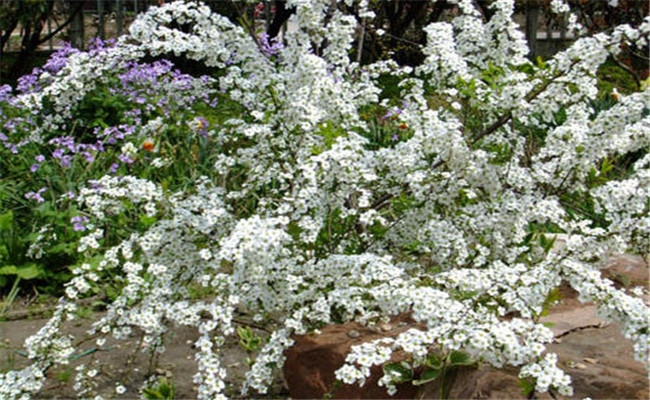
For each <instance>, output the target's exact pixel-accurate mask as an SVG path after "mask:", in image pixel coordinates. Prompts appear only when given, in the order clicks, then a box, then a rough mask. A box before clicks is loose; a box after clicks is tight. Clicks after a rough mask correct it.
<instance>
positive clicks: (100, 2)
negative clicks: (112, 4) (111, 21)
mask: <svg viewBox="0 0 650 400" xmlns="http://www.w3.org/2000/svg"><path fill="white" fill-rule="evenodd" d="M97 16H98V17H99V19H98V21H97V36H99V38H100V39H101V40H104V39H106V28H105V26H104V25H105V21H104V0H97Z"/></svg>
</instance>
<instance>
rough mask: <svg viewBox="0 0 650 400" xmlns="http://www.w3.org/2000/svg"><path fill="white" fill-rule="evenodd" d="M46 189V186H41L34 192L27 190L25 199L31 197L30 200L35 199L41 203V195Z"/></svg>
mask: <svg viewBox="0 0 650 400" xmlns="http://www.w3.org/2000/svg"><path fill="white" fill-rule="evenodd" d="M46 190H47V188H46V187H42V188H40V189H38V191H36V192H27V193H25V198H26V199H31V200H36V202H37V203H42V202H44V201H45V199H44V198H43V196H41V195H42V194H43V192H45V191H46Z"/></svg>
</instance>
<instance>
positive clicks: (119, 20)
mask: <svg viewBox="0 0 650 400" xmlns="http://www.w3.org/2000/svg"><path fill="white" fill-rule="evenodd" d="M123 6H124V4H123V3H122V0H115V25H116V27H115V30H116V31H117V36H122V33H123V32H124V18H123V15H122V11H123Z"/></svg>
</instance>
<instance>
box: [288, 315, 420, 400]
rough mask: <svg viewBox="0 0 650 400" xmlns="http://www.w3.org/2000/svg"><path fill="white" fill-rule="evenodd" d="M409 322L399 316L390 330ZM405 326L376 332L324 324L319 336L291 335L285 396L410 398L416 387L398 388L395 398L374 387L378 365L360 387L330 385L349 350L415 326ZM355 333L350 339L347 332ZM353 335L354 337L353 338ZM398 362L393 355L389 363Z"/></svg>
mask: <svg viewBox="0 0 650 400" xmlns="http://www.w3.org/2000/svg"><path fill="white" fill-rule="evenodd" d="M407 320H409V318H408V316H406V315H401V316H398V317H397V318H396V319H395V320H393V321H391V325H392V326H393V327H395V326H398V325H400V324H399V322H400V321H401V322H405V321H407ZM408 322H409V323H407V324H406V325H403V326H400V327H396V328H393V329H392V330H391V331H390V332H378V331H376V330H373V329H370V328H368V327H365V326H363V325H360V324H358V323H356V322H349V323H347V324H341V325H328V326H326V327H325V328H323V329H321V333H320V334H319V335H304V336H295V337H294V340H295V341H296V343H295V344H294V346H293V347H291V348H290V349H289V350H287V352H286V356H287V360H286V361H285V364H284V368H283V372H284V377H285V379H286V381H287V385H288V386H289V393H290V395H291V398H293V399H314V398H323V397H324V396H325V395H326V394H328V393H330V392H331V395H332V398H335V399H389V398H393V399H412V398H414V397H415V396H416V394H417V392H418V389H419V388H418V387H415V386H413V385H411V384H402V385H399V386H398V391H397V393H396V394H395V396H393V397H391V396H389V395H388V393H387V392H386V388H385V387H380V386H378V385H377V382H378V380H379V378H381V377H382V375H383V371H382V368H381V367H380V366H376V367H374V368H372V369H371V371H372V374H371V377H370V378H369V379H368V380H366V383H365V385H364V386H362V387H360V386H358V385H341V386H338V387H336V388H334V387H333V384H334V371H336V370H337V369H339V368H340V367H341V366H343V364H344V363H345V357H346V356H347V354H348V353H349V352H350V348H351V347H352V346H354V345H359V344H361V343H364V342H369V341H371V340H375V339H380V338H382V337H395V336H397V335H398V334H399V333H402V332H405V331H407V330H408V329H411V328H414V327H416V325H415V324H414V323H413V322H412V321H408ZM350 331H356V332H358V333H359V336H358V337H350V335H349V332H350ZM355 336H356V335H355ZM398 360H399V354H395V355H394V357H393V361H398Z"/></svg>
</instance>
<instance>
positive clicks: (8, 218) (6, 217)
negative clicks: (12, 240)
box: [0, 210, 14, 229]
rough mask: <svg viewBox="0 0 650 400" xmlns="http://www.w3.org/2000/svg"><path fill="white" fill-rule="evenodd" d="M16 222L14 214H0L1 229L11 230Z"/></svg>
mask: <svg viewBox="0 0 650 400" xmlns="http://www.w3.org/2000/svg"><path fill="white" fill-rule="evenodd" d="M12 222H14V213H13V211H11V210H9V211H7V212H6V213H4V214H0V229H9V228H11V224H12Z"/></svg>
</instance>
